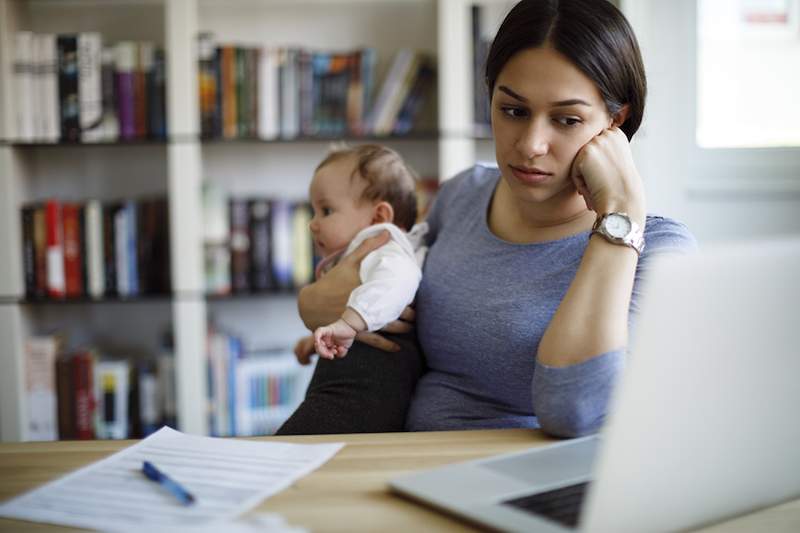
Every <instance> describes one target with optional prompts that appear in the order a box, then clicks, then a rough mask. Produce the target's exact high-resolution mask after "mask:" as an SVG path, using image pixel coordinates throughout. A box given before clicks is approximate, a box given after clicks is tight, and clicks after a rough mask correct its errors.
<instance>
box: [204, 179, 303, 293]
mask: <svg viewBox="0 0 800 533" xmlns="http://www.w3.org/2000/svg"><path fill="white" fill-rule="evenodd" d="M203 219H204V221H205V226H204V245H205V246H204V248H205V264H206V267H205V272H206V291H207V292H208V293H209V294H212V295H226V294H230V293H231V292H235V293H250V292H263V291H278V290H291V289H297V288H300V287H302V286H303V285H306V284H307V283H310V282H311V281H313V277H314V264H315V258H314V248H313V241H312V238H311V233H310V232H309V229H308V224H309V223H310V222H311V209H310V207H309V205H308V204H307V203H305V202H294V201H291V200H286V199H275V198H272V199H270V198H228V197H227V196H226V195H225V194H224V192H222V191H221V189H219V188H218V187H215V186H214V185H212V184H211V183H206V185H205V186H204V188H203Z"/></svg>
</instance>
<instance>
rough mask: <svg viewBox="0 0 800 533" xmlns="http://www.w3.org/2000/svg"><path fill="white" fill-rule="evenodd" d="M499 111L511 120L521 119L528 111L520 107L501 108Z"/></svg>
mask: <svg viewBox="0 0 800 533" xmlns="http://www.w3.org/2000/svg"><path fill="white" fill-rule="evenodd" d="M500 111H502V112H503V114H504V115H506V116H508V117H511V118H522V117H525V116H527V115H528V111H527V110H526V109H523V108H521V107H514V106H501V107H500Z"/></svg>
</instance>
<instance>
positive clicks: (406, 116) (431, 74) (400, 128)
mask: <svg viewBox="0 0 800 533" xmlns="http://www.w3.org/2000/svg"><path fill="white" fill-rule="evenodd" d="M435 76H436V73H435V71H434V68H433V65H431V63H430V62H428V61H423V62H422V63H421V64H420V67H419V71H418V73H417V76H416V80H415V81H414V85H413V87H412V88H411V90H410V91H409V93H408V96H407V97H406V100H405V102H403V106H402V107H401V108H400V111H399V112H398V113H397V121H396V123H395V126H394V133H395V134H397V135H404V134H406V133H408V132H409V131H411V129H412V128H413V127H414V122H415V121H416V118H417V116H418V115H419V112H420V111H421V109H422V107H423V104H424V103H425V98H426V96H427V93H428V91H429V88H430V87H431V85H432V84H433V79H434V78H435Z"/></svg>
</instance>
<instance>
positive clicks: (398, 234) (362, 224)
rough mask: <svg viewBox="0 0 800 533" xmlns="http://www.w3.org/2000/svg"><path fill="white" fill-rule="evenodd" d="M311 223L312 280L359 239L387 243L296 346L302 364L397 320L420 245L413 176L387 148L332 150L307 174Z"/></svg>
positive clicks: (417, 275)
mask: <svg viewBox="0 0 800 533" xmlns="http://www.w3.org/2000/svg"><path fill="white" fill-rule="evenodd" d="M310 196H311V206H312V208H313V210H314V218H313V219H312V220H311V223H310V224H309V228H310V230H311V234H312V236H313V239H314V246H315V248H316V250H317V252H318V253H319V255H320V256H321V257H322V260H321V262H320V263H319V265H318V266H317V278H319V277H321V276H323V275H325V272H327V271H328V270H330V268H332V267H333V266H334V265H335V264H336V262H337V261H338V260H339V259H341V258H342V257H344V256H345V255H347V254H349V253H351V252H352V251H353V250H355V249H356V248H357V247H358V245H359V244H361V242H363V241H364V239H367V238H369V237H372V236H374V235H377V234H379V233H381V232H383V231H388V232H389V234H390V240H389V242H388V243H386V244H385V245H383V246H381V247H380V248H379V249H377V250H375V251H373V252H372V253H370V254H369V255H367V256H366V258H364V260H363V261H362V262H361V267H360V276H361V285H360V286H359V287H357V288H356V289H354V290H353V292H352V293H350V297H349V299H348V302H347V308H346V309H345V311H344V312H343V313H342V316H341V317H340V318H339V319H338V320H337V321H336V322H334V323H332V324H329V325H327V326H323V327H320V328H317V329H316V331H314V335H313V336H309V337H304V338H303V339H301V340H300V341H299V342H298V343H297V345H296V346H295V355H296V356H297V359H298V361H299V362H300V363H302V364H308V362H309V360H310V356H311V355H312V354H313V353H317V354H319V355H320V357H323V358H325V359H334V358H338V357H344V356H345V355H346V354H347V351H348V349H349V348H350V346H352V344H353V341H354V340H355V337H356V335H357V334H358V333H359V332H362V331H377V330H379V329H381V328H383V327H384V326H385V325H386V324H388V323H389V322H391V321H393V320H396V319H397V318H398V317H399V316H400V313H401V312H402V311H403V309H404V308H405V307H406V306H408V305H409V304H410V303H411V302H412V301H413V300H414V295H415V294H416V292H417V287H418V286H419V282H420V279H421V278H422V270H421V268H420V266H421V264H422V261H423V260H424V254H425V251H426V248H425V247H424V246H422V241H423V238H424V236H425V233H426V232H427V224H424V223H423V224H418V225H414V221H415V219H416V216H417V202H416V192H415V175H414V173H413V171H412V170H411V169H410V168H409V167H408V166H407V165H406V164H405V162H404V161H403V159H402V158H401V157H400V155H398V154H397V153H396V152H394V151H393V150H391V149H389V148H386V147H384V146H379V145H371V144H370V145H362V146H357V147H354V148H342V149H337V150H334V151H332V152H331V153H330V154H328V156H327V157H326V158H325V159H324V160H323V161H322V163H320V164H319V166H318V167H317V169H316V171H315V172H314V178H313V179H312V181H311V188H310Z"/></svg>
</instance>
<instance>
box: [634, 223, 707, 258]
mask: <svg viewBox="0 0 800 533" xmlns="http://www.w3.org/2000/svg"><path fill="white" fill-rule="evenodd" d="M644 242H645V253H647V254H648V255H649V254H651V253H654V252H678V253H687V252H692V251H695V250H696V249H697V240H696V239H695V237H694V235H693V234H692V232H691V231H690V230H689V228H688V227H687V226H686V224H684V223H682V222H679V221H677V220H675V219H673V218H669V217H665V216H660V215H653V214H651V215H647V221H646V222H645V226H644Z"/></svg>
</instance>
